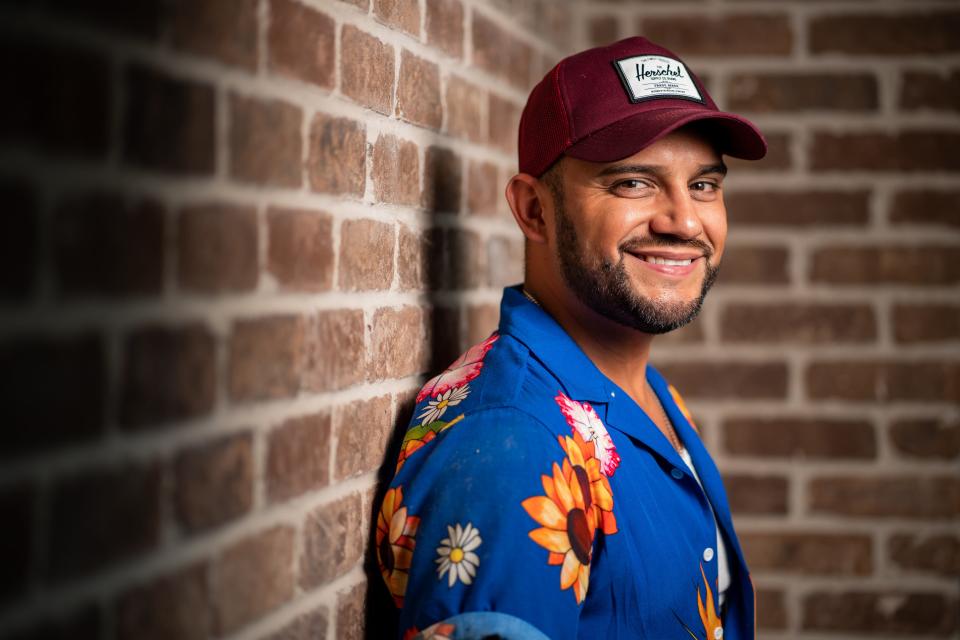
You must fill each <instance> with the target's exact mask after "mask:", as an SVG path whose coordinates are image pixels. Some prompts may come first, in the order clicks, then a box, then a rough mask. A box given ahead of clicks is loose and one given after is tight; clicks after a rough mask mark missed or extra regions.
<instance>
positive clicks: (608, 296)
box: [554, 192, 720, 334]
mask: <svg viewBox="0 0 960 640" xmlns="http://www.w3.org/2000/svg"><path fill="white" fill-rule="evenodd" d="M557 196H559V197H557ZM554 202H555V205H556V206H555V210H556V221H557V248H558V251H559V259H560V272H561V274H562V275H563V279H564V281H565V282H566V283H567V286H569V287H570V289H571V291H573V293H574V295H575V296H577V298H578V299H579V300H580V302H582V303H583V304H584V305H586V306H587V307H589V308H590V309H592V310H593V311H595V312H596V313H599V314H600V315H602V316H604V317H605V318H607V319H609V320H612V321H614V322H616V323H617V324H620V325H623V326H625V327H628V328H630V329H636V330H637V331H642V332H643V333H649V334H662V333H667V332H668V331H673V330H674V329H679V328H680V327H682V326H684V325H686V324H688V323H689V322H690V321H692V320H693V319H694V318H696V317H697V314H698V313H699V312H700V308H701V307H702V306H703V300H704V298H705V297H706V295H707V291H709V290H710V287H712V286H713V283H714V282H715V281H716V279H717V275H718V274H719V272H720V267H719V265H714V264H712V263H711V262H710V257H711V256H712V255H713V250H712V248H711V247H710V246H709V245H708V244H706V243H705V242H703V241H702V240H684V239H682V238H678V237H676V236H652V237H650V238H648V239H647V240H646V241H644V243H643V247H645V248H649V247H651V246H657V247H684V248H695V249H697V250H699V251H702V252H703V254H704V261H705V262H706V274H705V275H704V278H703V284H702V285H701V287H700V295H699V296H698V297H697V298H696V299H694V300H689V301H676V300H668V299H665V298H664V299H657V298H654V299H651V298H646V297H644V296H642V295H640V294H639V293H637V292H636V291H635V290H634V288H633V286H632V284H631V281H630V276H629V274H628V273H627V267H626V265H625V264H624V261H625V259H626V254H627V253H629V251H628V249H629V248H630V246H629V244H627V245H621V246H620V247H618V252H619V254H620V259H619V260H617V261H616V262H614V261H612V260H609V259H607V258H601V259H600V263H599V265H597V266H596V267H591V266H590V265H588V264H587V262H586V260H585V257H584V256H585V252H584V251H583V250H582V249H581V248H580V245H579V242H578V236H577V232H576V229H574V228H573V224H572V223H571V222H570V219H569V217H568V216H567V214H566V211H565V209H564V203H563V196H562V194H560V193H557V192H554Z"/></svg>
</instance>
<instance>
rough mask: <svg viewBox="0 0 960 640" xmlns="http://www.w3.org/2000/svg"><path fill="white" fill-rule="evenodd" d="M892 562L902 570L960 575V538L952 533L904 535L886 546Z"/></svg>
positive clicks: (898, 535)
mask: <svg viewBox="0 0 960 640" xmlns="http://www.w3.org/2000/svg"><path fill="white" fill-rule="evenodd" d="M887 551H888V553H889V556H890V560H891V562H893V564H894V565H896V566H897V567H898V568H900V569H901V570H904V571H911V572H912V571H916V572H920V573H933V574H938V575H942V576H945V577H954V576H956V575H957V574H958V573H960V537H958V536H957V535H955V534H949V533H944V534H935V533H922V534H913V533H903V534H896V535H893V536H891V538H890V541H889V543H888V544H887Z"/></svg>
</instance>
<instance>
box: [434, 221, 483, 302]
mask: <svg viewBox="0 0 960 640" xmlns="http://www.w3.org/2000/svg"><path fill="white" fill-rule="evenodd" d="M426 244H427V246H426V249H425V251H426V252H427V254H428V263H429V267H428V272H429V283H428V286H429V288H430V289H431V290H447V289H472V288H476V287H479V286H482V285H483V282H484V280H485V277H484V276H485V272H486V268H487V267H486V256H485V255H484V254H485V253H486V251H485V247H484V246H483V244H482V241H481V239H480V236H479V235H478V234H477V233H475V232H473V231H470V230H467V229H457V228H451V229H443V228H432V229H429V230H428V231H427V235H426Z"/></svg>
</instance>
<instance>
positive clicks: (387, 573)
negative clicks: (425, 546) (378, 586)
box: [376, 487, 420, 609]
mask: <svg viewBox="0 0 960 640" xmlns="http://www.w3.org/2000/svg"><path fill="white" fill-rule="evenodd" d="M402 503H403V489H402V488H401V487H395V488H393V489H389V490H388V491H387V494H386V495H385V496H384V498H383V505H382V506H381V507H380V513H379V514H378V516H377V534H376V544H377V562H378V563H379V565H380V573H381V574H382V575H383V580H384V582H386V583H387V589H389V590H390V595H392V596H393V602H394V604H396V605H397V608H398V609H399V608H401V607H403V596H404V594H405V593H406V591H407V580H408V579H409V577H410V565H411V563H412V561H413V550H414V547H416V544H417V541H416V536H417V527H419V526H420V518H418V517H416V516H412V515H407V508H406V507H404V506H401V504H402Z"/></svg>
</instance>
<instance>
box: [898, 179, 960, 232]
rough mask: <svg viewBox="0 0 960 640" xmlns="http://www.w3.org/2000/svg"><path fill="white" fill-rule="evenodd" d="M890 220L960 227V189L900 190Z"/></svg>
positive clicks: (903, 223)
mask: <svg viewBox="0 0 960 640" xmlns="http://www.w3.org/2000/svg"><path fill="white" fill-rule="evenodd" d="M890 222H892V223H894V224H896V225H908V224H909V225H912V224H917V225H937V226H944V227H960V191H948V190H942V189H933V188H930V189H926V188H925V189H916V190H906V191H900V192H898V193H896V194H895V195H894V197H893V203H892V205H891V207H890Z"/></svg>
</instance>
